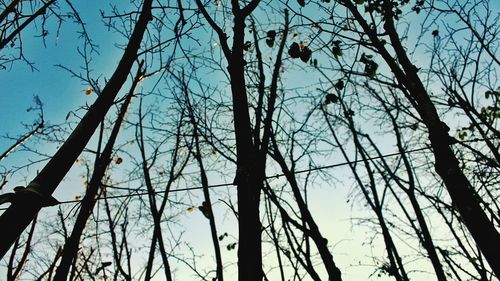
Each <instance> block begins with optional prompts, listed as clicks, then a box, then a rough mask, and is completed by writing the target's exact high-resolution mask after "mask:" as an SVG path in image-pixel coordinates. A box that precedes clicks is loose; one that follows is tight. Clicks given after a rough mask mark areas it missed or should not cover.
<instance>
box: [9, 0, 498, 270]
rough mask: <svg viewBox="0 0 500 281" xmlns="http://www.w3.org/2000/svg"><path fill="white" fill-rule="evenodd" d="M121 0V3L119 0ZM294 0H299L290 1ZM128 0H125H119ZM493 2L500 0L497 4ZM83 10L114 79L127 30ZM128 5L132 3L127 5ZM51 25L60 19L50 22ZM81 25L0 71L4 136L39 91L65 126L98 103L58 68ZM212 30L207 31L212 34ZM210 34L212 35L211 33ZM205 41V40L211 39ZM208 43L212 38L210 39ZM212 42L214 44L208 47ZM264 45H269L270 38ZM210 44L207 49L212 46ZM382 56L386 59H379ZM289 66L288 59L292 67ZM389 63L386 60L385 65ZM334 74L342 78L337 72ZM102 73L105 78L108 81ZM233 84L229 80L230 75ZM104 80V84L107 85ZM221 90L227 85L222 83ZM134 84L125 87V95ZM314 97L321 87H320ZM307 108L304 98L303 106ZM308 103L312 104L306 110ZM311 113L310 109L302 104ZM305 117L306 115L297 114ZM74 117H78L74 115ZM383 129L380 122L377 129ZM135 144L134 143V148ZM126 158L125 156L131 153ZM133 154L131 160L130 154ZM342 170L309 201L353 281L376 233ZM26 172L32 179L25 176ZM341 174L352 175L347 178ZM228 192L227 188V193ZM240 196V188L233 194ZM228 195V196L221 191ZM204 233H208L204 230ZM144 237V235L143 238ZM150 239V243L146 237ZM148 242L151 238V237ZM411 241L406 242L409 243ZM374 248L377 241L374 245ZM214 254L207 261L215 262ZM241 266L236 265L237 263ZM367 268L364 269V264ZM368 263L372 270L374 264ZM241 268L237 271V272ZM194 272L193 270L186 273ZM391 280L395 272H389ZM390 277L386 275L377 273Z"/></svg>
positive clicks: (76, 187)
mask: <svg viewBox="0 0 500 281" xmlns="http://www.w3.org/2000/svg"><path fill="white" fill-rule="evenodd" d="M115 2H116V1H115ZM291 3H292V2H291ZM120 4H123V3H120ZM293 4H295V3H293ZM493 4H494V5H498V4H495V3H493ZM74 5H75V7H76V8H77V10H79V11H80V16H81V17H82V18H83V20H84V21H85V22H86V24H87V25H86V28H87V29H88V31H89V34H90V36H91V38H92V40H94V42H96V43H97V44H99V49H98V51H99V55H97V54H94V55H93V64H92V68H93V69H94V70H95V74H97V75H98V74H103V78H104V77H109V76H110V74H111V72H112V71H113V70H114V67H115V66H116V63H117V60H118V59H119V57H120V56H121V54H122V51H121V50H120V49H119V48H116V46H115V44H116V43H117V42H119V43H123V42H125V41H124V39H123V38H122V36H121V35H120V34H117V33H115V32H113V31H108V30H107V29H106V28H104V27H103V23H102V21H101V20H100V12H99V9H100V8H103V9H105V10H109V6H108V3H105V1H97V0H93V1H78V2H76V3H74ZM123 5H125V6H127V5H131V4H130V3H129V2H127V3H126V4H123ZM123 9H124V10H127V7H123ZM274 16H276V20H277V21H278V22H281V21H282V19H281V17H280V16H279V15H278V16H277V15H276V14H274ZM51 26H52V28H53V27H54V23H51ZM77 30H79V27H78V26H77V25H75V24H74V23H69V22H68V23H64V24H63V25H62V27H61V31H60V35H59V37H58V38H57V37H56V34H55V31H53V29H52V30H49V31H50V33H49V35H48V37H47V38H46V47H43V46H42V40H41V38H36V37H33V35H34V34H37V32H38V31H34V30H33V29H28V30H27V31H28V32H27V33H26V35H25V36H24V37H23V38H24V47H25V49H24V52H25V56H26V57H27V58H28V59H29V60H30V61H33V62H35V65H34V66H35V67H36V68H37V69H38V70H36V71H32V70H31V69H30V67H29V66H27V65H26V64H25V63H23V62H16V63H15V64H14V65H13V66H12V67H11V68H10V69H8V70H0V85H1V89H2V91H1V94H0V104H1V109H2V110H1V111H0V120H2V126H1V127H0V135H2V136H3V135H6V134H8V135H10V136H16V135H21V134H23V133H25V131H23V130H21V128H22V127H21V126H20V124H21V123H31V122H32V121H33V120H34V119H35V117H36V116H35V115H34V113H33V112H26V109H27V108H28V107H30V106H32V104H33V103H32V99H33V96H34V95H38V96H39V97H40V99H41V101H42V102H43V103H44V111H45V117H46V118H45V119H46V121H47V122H49V123H53V124H58V123H63V122H64V120H65V117H66V115H67V113H68V112H69V111H71V110H75V109H76V108H78V107H80V106H83V105H85V104H91V103H92V102H93V101H94V100H95V94H92V95H89V96H87V95H85V94H84V91H85V89H86V88H87V87H88V85H85V84H82V82H81V81H79V79H78V78H74V77H71V74H70V73H68V72H67V71H65V70H63V69H61V68H59V67H56V66H55V65H57V64H61V65H64V66H67V67H69V68H71V69H75V71H78V68H79V66H80V65H82V63H83V60H82V58H81V57H79V56H77V55H76V50H77V48H78V47H80V48H81V47H82V42H83V41H82V40H81V39H78V36H77V33H76V32H77ZM206 34H208V33H206ZM204 39H205V38H204ZM205 41H206V40H203V42H205ZM208 43H209V44H213V42H210V41H209V40H208ZM203 47H207V46H203ZM261 48H263V49H265V50H268V49H267V47H266V46H264V44H262V45H261ZM207 49H208V48H207ZM416 56H417V58H419V56H421V60H420V62H425V61H424V60H425V59H426V57H424V54H417V55H416ZM378 60H380V59H378ZM287 66H289V65H287ZM300 67H302V65H300V64H299V66H298V67H297V65H294V66H290V69H292V68H298V69H300ZM382 67H383V66H382ZM211 74H212V75H213V76H211V79H210V80H211V81H210V82H213V81H214V80H216V78H220V79H221V80H222V79H224V77H223V75H219V74H213V73H211ZM309 75H310V76H306V75H303V74H301V73H300V72H299V73H298V74H297V73H296V74H295V75H290V76H288V77H287V78H285V80H284V81H285V82H290V84H289V85H288V86H289V87H294V86H295V85H293V84H292V83H297V84H298V85H303V83H304V80H306V79H305V77H307V78H308V79H307V82H308V83H310V84H308V85H312V84H313V83H315V82H316V81H314V80H315V79H316V78H315V77H314V75H315V74H309ZM335 79H337V78H336V77H335ZM102 82H103V79H101V83H102ZM223 83H227V81H223ZM101 85H102V84H101ZM221 88H222V87H221ZM125 90H127V88H126V87H124V89H123V91H122V93H123V92H124V91H125ZM313 94H314V95H318V96H319V94H318V93H316V92H314V93H313ZM298 106H300V104H299V105H298ZM306 109H309V108H306ZM303 111H305V110H303ZM298 115H300V114H298ZM73 121H75V120H74V119H73ZM372 129H373V131H376V130H377V129H378V128H372ZM11 144H12V140H7V139H5V138H0V151H1V150H3V149H5V148H6V147H8V146H10V145H11ZM386 145H387V149H388V150H390V149H391V148H392V147H393V143H391V142H386ZM134 149H135V148H134ZM54 150H55V147H52V146H51V147H47V151H46V153H48V154H50V153H53V151H54ZM13 156H14V157H10V158H9V159H8V161H9V162H8V163H9V164H22V163H24V162H25V161H26V159H25V158H23V157H15V156H16V155H13ZM124 159H126V156H124ZM126 160H127V159H126ZM322 160H323V161H325V164H332V163H338V162H342V159H341V156H340V155H333V156H332V155H329V156H327V157H324V159H322ZM81 170H82V167H81V166H78V165H76V167H74V168H73V169H72V171H71V172H70V174H69V175H68V177H67V178H68V180H67V181H65V182H63V183H62V184H61V186H60V187H59V189H58V193H57V196H59V197H57V196H56V197H57V198H58V199H60V200H65V199H71V198H72V197H73V196H74V195H77V194H80V193H82V192H83V190H84V189H83V184H82V179H81V177H80V173H81ZM127 172H128V171H127V170H123V173H127ZM33 173H34V171H33V170H32V171H30V172H27V173H23V174H22V175H19V178H17V179H13V181H14V182H16V181H18V182H23V181H26V180H29V179H30V178H31V177H32V176H33ZM332 173H333V174H334V175H335V180H331V181H325V182H323V184H321V185H317V186H313V187H312V188H311V192H310V197H309V199H310V202H314V203H312V204H310V208H311V212H312V213H313V214H314V217H315V218H317V220H318V222H319V224H320V228H321V230H322V233H324V234H325V236H326V237H327V238H328V239H329V241H331V244H332V245H335V246H334V247H333V249H334V251H333V255H334V258H335V260H336V261H338V263H339V265H340V266H342V267H343V268H344V270H345V271H344V272H345V274H346V276H351V277H352V278H353V279H352V280H362V279H363V278H366V276H367V275H369V274H370V270H371V269H372V268H368V266H366V267H365V266H364V265H363V264H360V265H356V263H357V262H358V261H359V260H364V261H367V260H368V261H369V260H370V257H369V256H370V255H371V253H370V252H369V251H367V250H366V249H367V247H366V245H364V243H366V242H367V241H366V240H368V237H370V235H372V234H373V233H371V232H370V231H372V230H370V229H368V228H363V227H358V228H353V227H352V225H353V221H351V220H350V219H351V218H352V217H356V218H358V217H362V216H365V215H366V214H367V211H366V208H365V207H364V206H362V205H361V204H352V203H351V202H347V200H346V198H347V196H348V194H349V193H350V192H352V190H353V189H354V185H353V184H352V183H350V182H349V181H347V179H349V178H350V172H349V171H348V170H347V169H346V168H345V167H344V168H335V170H332ZM25 176H26V177H25ZM341 180H346V182H347V183H344V182H342V181H341ZM210 181H211V182H210V183H211V184H219V183H221V181H222V182H227V181H228V179H223V178H221V177H217V176H213V177H211V178H210ZM221 193H223V192H221ZM233 195H234V194H233ZM221 197H222V196H221ZM201 202H202V199H201V194H196V195H193V196H192V197H191V198H190V200H187V199H186V201H185V202H184V203H186V204H193V206H194V207H196V206H198V205H199V204H201ZM216 208H217V209H216V212H217V215H218V216H217V217H220V218H221V219H220V220H219V222H220V225H221V227H220V230H219V231H220V232H221V233H222V232H226V231H227V232H232V234H233V235H236V233H237V232H236V230H235V229H236V228H235V220H234V218H231V217H230V215H228V214H227V213H228V212H227V209H226V208H224V205H223V204H222V203H220V202H219V203H218V205H217V207H216ZM54 210H55V208H52V209H51V210H49V212H54ZM179 222H180V224H181V225H183V226H184V227H185V228H184V231H185V234H184V235H185V236H184V237H185V238H186V241H191V242H192V243H193V245H194V246H195V247H196V248H197V249H198V250H199V251H200V252H201V253H205V254H206V255H207V256H208V257H209V258H208V259H207V260H210V255H211V252H210V251H211V244H210V243H209V242H207V241H208V240H207V239H199V238H200V236H201V235H206V236H207V237H208V234H209V233H208V223H207V221H206V219H205V218H203V216H202V215H201V213H200V212H194V213H192V214H188V213H186V214H184V215H182V216H181V217H180V219H179ZM178 230H179V232H180V231H182V229H181V228H179V229H178ZM200 233H202V234H201V235H200ZM141 242H144V241H138V243H141ZM146 242H147V241H146ZM146 244H147V243H146ZM403 247H404V246H403ZM368 248H370V247H368ZM370 249H371V250H372V251H374V252H377V251H378V252H380V251H383V245H382V244H380V243H379V244H374V245H373V247H372V248H370ZM235 253H236V252H235V251H233V252H226V251H224V255H225V257H227V259H226V260H228V261H232V262H234V256H235ZM379 256H381V255H380V254H379ZM207 260H205V261H203V263H208V262H207ZM234 268H235V265H234V264H233V269H234ZM360 268H361V269H360ZM367 268H368V269H367ZM232 273H234V272H232ZM180 274H186V275H190V273H189V272H187V273H180ZM387 279H388V278H387ZM377 280H384V278H381V279H377Z"/></svg>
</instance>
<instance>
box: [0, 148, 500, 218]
mask: <svg viewBox="0 0 500 281" xmlns="http://www.w3.org/2000/svg"><path fill="white" fill-rule="evenodd" d="M494 139H496V138H494ZM478 141H484V139H478V138H475V139H472V140H467V141H463V142H478ZM430 149H432V148H431V147H430V146H426V147H421V148H415V149H410V150H407V151H403V152H393V153H388V154H383V155H379V156H373V157H369V158H366V159H365V160H377V159H382V158H388V157H394V156H398V155H402V154H408V153H414V152H419V151H424V150H430ZM363 161H364V160H362V159H359V160H352V161H345V162H340V163H335V164H330V165H325V166H318V167H312V168H308V169H303V170H297V171H294V174H301V173H307V172H312V171H319V170H325V169H331V168H335V167H340V166H345V165H351V164H356V163H359V162H363ZM283 176H285V174H284V173H279V174H275V175H271V176H266V177H265V179H277V178H280V177H283ZM224 186H234V184H233V183H220V184H211V185H208V186H207V187H208V188H216V187H224ZM105 187H106V188H111V189H121V190H128V191H131V192H134V193H129V194H122V195H113V196H106V197H100V198H96V200H103V199H117V198H127V197H132V196H144V195H158V194H161V193H165V190H161V191H155V192H148V191H145V190H144V191H143V190H141V189H140V188H135V189H134V188H127V187H116V186H110V185H106V186H105ZM203 188H204V187H203V186H195V187H186V188H177V189H171V190H168V192H169V193H170V192H181V191H191V190H199V189H203ZM139 191H142V192H139ZM81 201H82V200H81V199H77V200H67V201H59V203H58V204H55V205H54V206H57V205H61V204H69V203H80V202H81ZM6 209H7V208H0V211H3V210H6Z"/></svg>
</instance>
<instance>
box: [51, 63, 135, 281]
mask: <svg viewBox="0 0 500 281" xmlns="http://www.w3.org/2000/svg"><path fill="white" fill-rule="evenodd" d="M141 66H142V64H141ZM141 66H139V70H138V71H137V74H136V77H135V79H134V82H133V83H132V87H131V89H130V92H129V93H128V95H127V98H126V99H125V101H124V102H123V104H122V106H121V109H120V112H119V115H118V118H117V119H116V121H115V124H114V126H113V130H112V131H111V135H110V137H109V140H108V143H107V144H106V146H105V147H104V150H103V152H102V154H101V155H100V156H99V158H98V159H97V160H96V161H97V163H96V165H95V167H96V169H95V170H94V172H93V173H92V177H91V179H90V182H89V187H88V188H87V190H86V192H85V196H84V197H83V200H82V203H81V208H80V212H79V213H78V217H77V219H76V222H75V224H74V226H73V231H72V232H71V235H70V237H69V239H68V240H67V241H66V244H64V248H63V253H62V259H61V263H60V264H59V267H57V270H56V275H55V276H54V281H64V280H67V277H68V272H69V268H70V266H71V264H73V260H74V259H75V258H76V254H77V252H78V245H79V244H80V238H81V236H82V233H83V230H84V229H85V226H86V225H87V221H88V219H89V217H90V215H91V214H92V210H93V209H94V206H95V203H96V202H97V198H96V197H97V194H98V192H99V189H100V187H101V181H102V178H103V177H104V174H105V172H106V169H107V167H108V166H109V163H110V162H111V156H112V153H113V147H114V145H115V141H116V138H117V137H118V132H119V131H120V127H121V124H122V123H123V120H124V118H125V114H126V112H127V109H128V106H129V104H130V101H131V100H132V96H133V94H134V91H135V88H136V86H137V84H138V83H139V79H140V76H142V74H143V73H142V69H141Z"/></svg>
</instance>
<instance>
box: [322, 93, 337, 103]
mask: <svg viewBox="0 0 500 281" xmlns="http://www.w3.org/2000/svg"><path fill="white" fill-rule="evenodd" d="M338 101H339V97H337V95H335V94H327V95H326V96H325V104H330V103H337V102H338Z"/></svg>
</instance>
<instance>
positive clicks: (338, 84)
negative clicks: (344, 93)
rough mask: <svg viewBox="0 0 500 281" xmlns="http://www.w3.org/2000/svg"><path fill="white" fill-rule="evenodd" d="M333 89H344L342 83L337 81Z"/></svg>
mask: <svg viewBox="0 0 500 281" xmlns="http://www.w3.org/2000/svg"><path fill="white" fill-rule="evenodd" d="M335 88H337V89H339V90H342V89H344V81H342V80H339V81H338V82H337V83H335Z"/></svg>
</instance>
